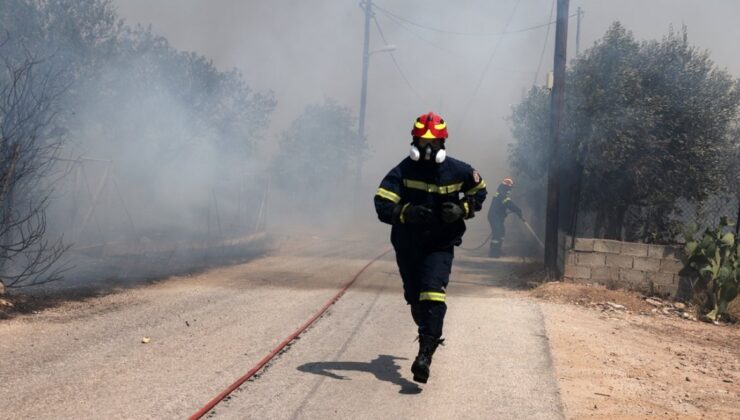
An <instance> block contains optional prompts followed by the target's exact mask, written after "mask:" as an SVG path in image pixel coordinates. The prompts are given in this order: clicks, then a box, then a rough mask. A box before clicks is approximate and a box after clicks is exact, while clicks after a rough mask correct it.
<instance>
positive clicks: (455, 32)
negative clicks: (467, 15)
mask: <svg viewBox="0 0 740 420" xmlns="http://www.w3.org/2000/svg"><path fill="white" fill-rule="evenodd" d="M373 8H375V9H377V10H378V11H379V12H380V13H383V14H384V15H386V16H388V17H390V18H394V19H397V20H399V21H402V22H405V23H407V24H409V25H413V26H416V27H417V28H421V29H425V30H427V31H432V32H438V33H443V34H447V35H462V36H479V37H494V36H500V35H509V34H516V33H520V32H527V31H532V30H535V29H540V28H544V27H547V26H550V25H552V24H553V23H556V21H551V22H547V23H542V24H539V25H534V26H529V27H526V28H520V29H516V30H513V31H507V30H506V28H505V29H504V31H503V32H488V33H485V32H460V31H451V30H446V29H440V28H434V27H431V26H426V25H422V24H420V23H417V22H414V21H412V20H410V19H407V18H404V17H402V16H399V15H397V14H395V13H393V12H391V11H390V10H388V9H384V8H382V7H380V6H378V5H377V4H376V3H373ZM574 16H577V13H576V14H572V15H570V16H568V17H574ZM550 18H551V19H552V15H551V17H550ZM507 28H508V25H507Z"/></svg>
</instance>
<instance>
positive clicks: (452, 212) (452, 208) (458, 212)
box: [442, 201, 465, 223]
mask: <svg viewBox="0 0 740 420" xmlns="http://www.w3.org/2000/svg"><path fill="white" fill-rule="evenodd" d="M464 216H465V209H463V208H462V207H460V206H458V205H457V204H455V203H451V202H449V201H448V202H446V203H442V221H443V222H445V223H452V222H457V221H458V220H460V219H462V218H463V217H464Z"/></svg>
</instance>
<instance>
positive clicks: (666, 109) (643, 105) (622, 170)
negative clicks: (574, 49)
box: [510, 23, 740, 240]
mask: <svg viewBox="0 0 740 420" xmlns="http://www.w3.org/2000/svg"><path fill="white" fill-rule="evenodd" d="M549 101H550V98H549V92H548V91H547V90H545V89H542V88H534V89H532V90H531V91H530V93H529V95H528V96H527V97H526V98H525V99H524V100H523V101H522V103H521V104H519V105H518V106H516V107H514V109H513V114H512V118H511V123H512V132H513V135H514V137H515V139H516V143H515V144H513V145H511V148H510V162H511V165H512V167H513V168H514V170H515V171H516V172H517V173H518V174H520V175H525V176H526V177H527V178H529V179H531V180H533V181H535V182H537V181H538V182H539V184H540V185H544V183H545V175H546V168H547V155H546V153H545V151H546V150H547V142H548V129H549V125H548V113H549ZM739 104H740V89H738V83H737V82H736V81H735V80H733V79H732V77H731V76H730V75H729V74H728V73H727V72H726V71H724V70H719V69H717V68H716V66H715V65H714V63H713V62H712V60H711V59H710V58H709V54H708V52H706V51H701V50H699V49H697V48H695V47H692V46H691V45H689V43H688V41H687V34H686V29H685V28H684V29H683V31H682V32H678V33H677V32H674V31H673V30H671V31H669V33H668V34H667V35H666V36H665V37H664V38H663V39H662V40H660V41H648V42H638V41H636V40H635V39H634V37H633V35H632V34H631V33H630V32H629V31H627V30H626V29H625V28H624V27H622V26H621V24H619V23H615V24H613V25H612V26H611V28H610V29H609V30H608V31H607V33H606V34H605V35H604V37H603V38H602V39H601V40H599V41H598V42H596V43H595V45H594V46H593V47H592V48H591V49H589V50H587V51H586V52H585V53H584V54H583V55H582V56H580V57H579V58H577V59H575V60H574V61H573V62H572V63H571V65H570V67H569V69H568V74H567V79H566V107H565V115H564V124H563V132H562V136H561V143H560V155H559V157H560V159H561V162H562V163H563V165H564V166H566V167H567V166H572V165H579V166H580V167H581V168H582V171H583V174H582V178H581V180H582V182H581V208H582V209H585V210H590V211H593V212H595V214H596V220H597V226H596V232H595V233H596V234H597V235H599V236H604V237H608V238H614V239H623V235H622V229H623V227H625V218H626V216H627V213H628V209H629V208H630V207H635V206H637V207H641V208H649V209H651V212H648V216H644V217H643V220H641V221H640V224H641V225H642V226H641V229H640V232H639V234H638V236H639V239H643V240H650V237H651V235H654V233H655V230H665V229H667V227H666V226H665V225H666V223H667V220H668V215H669V214H671V213H672V212H673V211H675V209H676V202H677V200H678V199H679V198H684V199H687V200H689V201H691V202H700V201H702V200H704V199H705V198H706V197H707V196H708V195H710V194H712V193H713V192H716V191H719V190H722V189H723V188H724V189H726V188H727V184H726V171H725V170H724V168H726V166H725V165H724V164H723V162H725V161H726V160H727V159H728V151H729V150H731V142H730V137H731V136H729V135H728V133H729V130H730V128H731V126H732V123H733V121H734V120H735V119H736V118H737V111H738V105H739ZM631 239H638V238H631Z"/></svg>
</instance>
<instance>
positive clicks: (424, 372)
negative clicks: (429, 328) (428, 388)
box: [411, 334, 444, 384]
mask: <svg viewBox="0 0 740 420" xmlns="http://www.w3.org/2000/svg"><path fill="white" fill-rule="evenodd" d="M443 341H444V339H439V338H437V337H433V336H431V335H425V334H419V355H418V356H416V359H415V360H414V363H413V364H412V365H411V373H413V374H414V381H416V382H421V383H423V384H425V383H427V380H428V379H429V367H430V366H431V365H432V356H433V355H434V352H435V350H437V346H439V345H440V344H442V342H443Z"/></svg>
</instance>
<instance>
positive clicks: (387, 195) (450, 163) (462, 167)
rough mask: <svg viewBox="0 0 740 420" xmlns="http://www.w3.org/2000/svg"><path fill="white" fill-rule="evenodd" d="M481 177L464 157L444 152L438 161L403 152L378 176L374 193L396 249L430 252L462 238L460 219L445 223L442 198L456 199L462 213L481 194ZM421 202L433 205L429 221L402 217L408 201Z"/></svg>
mask: <svg viewBox="0 0 740 420" xmlns="http://www.w3.org/2000/svg"><path fill="white" fill-rule="evenodd" d="M486 193H487V192H486V183H485V181H483V179H482V178H481V177H480V175H479V174H478V172H477V171H476V170H474V169H473V168H472V167H471V166H470V165H468V164H467V163H465V162H463V161H460V160H457V159H454V158H452V157H447V158H446V159H445V160H444V161H443V162H442V163H439V164H437V163H434V162H415V161H413V160H411V159H410V158H406V159H404V160H403V161H401V163H399V164H398V165H397V166H396V167H395V168H393V169H391V171H390V172H388V175H386V176H385V178H383V180H382V181H381V183H380V187H379V188H378V191H377V192H376V194H375V210H376V211H377V213H378V218H379V219H380V221H382V222H384V223H388V224H391V225H393V227H392V229H391V243H392V244H393V247H394V248H395V250H396V252H397V253H404V252H405V251H406V252H408V251H411V250H412V248H416V249H414V251H422V252H430V251H435V250H444V249H449V248H450V247H452V246H454V245H460V244H461V243H462V235H463V233H465V222H464V221H463V219H460V220H457V221H455V222H452V223H445V222H444V221H442V219H441V218H440V212H441V207H442V203H444V202H452V203H455V204H458V205H460V206H461V207H462V208H463V209H464V211H465V216H464V219H469V218H471V217H473V216H474V215H475V212H477V211H479V210H480V209H481V207H482V205H483V201H484V200H485V198H486ZM421 204H426V205H428V206H430V207H431V208H432V209H433V211H434V217H433V218H432V220H431V221H430V222H429V223H425V224H411V223H406V221H405V220H404V217H403V214H404V213H403V212H404V210H405V209H406V207H407V206H409V205H421Z"/></svg>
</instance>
